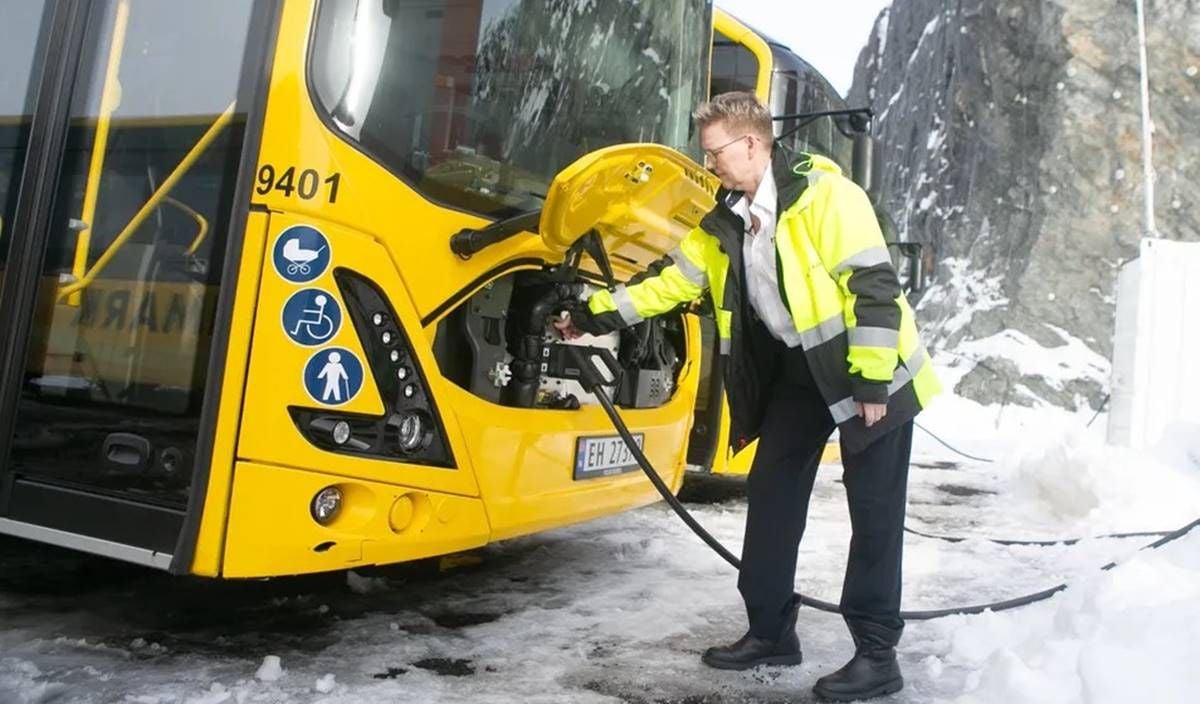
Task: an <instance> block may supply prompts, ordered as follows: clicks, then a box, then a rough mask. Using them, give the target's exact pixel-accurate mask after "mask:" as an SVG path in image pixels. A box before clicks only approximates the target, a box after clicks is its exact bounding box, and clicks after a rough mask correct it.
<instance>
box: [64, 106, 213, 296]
mask: <svg viewBox="0 0 1200 704" xmlns="http://www.w3.org/2000/svg"><path fill="white" fill-rule="evenodd" d="M235 106H237V101H236V100H235V101H233V102H231V103H230V104H229V107H227V108H225V111H224V112H222V113H221V114H220V115H219V116H218V117H217V119H216V120H215V121H214V122H213V123H212V125H210V126H209V128H208V130H206V131H205V132H204V134H203V135H201V137H200V139H199V140H198V141H197V142H196V143H195V144H194V145H192V148H191V149H190V150H189V151H188V153H187V154H186V155H184V157H183V159H182V160H180V162H179V164H177V165H176V166H175V169H174V170H173V171H172V172H171V175H170V176H167V178H166V179H165V180H164V181H163V182H162V184H160V185H159V187H158V188H157V189H155V191H154V193H153V194H152V195H151V196H150V198H149V199H148V200H147V201H146V202H145V203H143V204H142V207H141V208H140V209H139V210H138V211H137V213H136V214H135V215H134V216H133V219H131V220H130V221H129V223H128V224H127V225H125V227H124V228H123V229H122V230H121V232H120V233H119V234H118V235H117V236H116V238H115V239H113V241H112V242H111V243H110V244H109V245H108V247H107V248H105V250H104V253H103V254H101V255H100V258H99V259H97V260H96V263H95V264H93V265H92V267H91V268H90V269H88V271H87V273H86V274H84V275H83V276H82V277H80V278H79V280H77V281H75V282H74V283H71V284H69V285H67V286H64V287H63V288H62V289H61V290H59V292H58V300H60V301H62V300H63V299H64V298H67V299H68V300H67V303H68V305H79V303H78V301H77V300H73V299H77V297H73V296H72V294H75V293H78V292H79V291H82V290H83V289H85V288H87V287H88V286H90V285H91V284H92V281H94V280H95V278H96V275H97V274H99V273H100V270H101V269H103V268H104V267H106V266H108V263H109V262H110V261H112V258H113V257H114V256H116V253H117V250H119V249H120V248H121V247H123V246H124V245H125V242H126V241H128V240H129V238H130V237H132V236H133V233H134V232H137V229H138V228H139V227H141V225H142V223H143V222H145V220H146V218H147V217H149V215H150V213H151V211H153V210H154V209H155V208H157V207H158V205H159V204H160V203H162V202H163V201H164V200H165V199H166V198H167V194H168V193H170V192H171V189H172V188H174V187H175V184H177V183H178V182H179V179H181V178H183V175H184V174H186V173H187V172H188V170H189V169H190V168H191V167H192V165H193V164H194V163H196V160H197V159H199V158H200V155H201V154H202V153H204V150H205V149H208V147H209V145H211V144H212V143H213V141H214V140H215V139H216V138H217V135H219V134H220V133H221V130H222V129H224V128H225V126H226V125H228V124H229V123H230V122H231V121H232V120H233V110H234V107H235ZM201 234H203V233H201ZM192 244H193V247H194V246H196V245H197V242H193V243H192Z"/></svg>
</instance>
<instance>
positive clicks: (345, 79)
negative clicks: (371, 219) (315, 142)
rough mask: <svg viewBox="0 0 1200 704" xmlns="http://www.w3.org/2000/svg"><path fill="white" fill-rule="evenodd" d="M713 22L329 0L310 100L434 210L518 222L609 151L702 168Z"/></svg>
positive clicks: (582, 2) (658, 8)
mask: <svg viewBox="0 0 1200 704" xmlns="http://www.w3.org/2000/svg"><path fill="white" fill-rule="evenodd" d="M710 13H711V3H710V0H653V1H652V2H651V1H650V0H643V1H641V2H601V1H600V0H555V1H552V0H358V1H357V2H351V1H348V0H347V1H344V2H343V1H333V0H325V1H324V2H322V3H321V6H320V9H319V12H318V16H317V24H316V28H315V36H314V39H313V48H312V53H311V59H310V66H309V80H310V89H311V91H312V94H313V96H314V99H315V101H316V103H317V105H318V108H319V109H320V111H321V112H322V113H323V116H324V118H325V120H326V122H327V123H329V124H330V126H331V127H333V128H334V129H335V130H337V131H338V132H340V133H341V134H342V135H344V136H345V137H346V138H348V139H349V140H351V141H352V142H354V143H355V144H356V145H357V146H358V147H359V148H360V149H361V150H363V151H364V152H365V153H367V154H368V155H370V156H371V157H372V158H373V159H375V160H376V161H378V162H379V163H381V164H382V165H384V166H385V167H387V168H388V169H389V170H391V171H392V172H393V173H395V174H397V175H399V176H400V177H402V178H404V179H405V180H406V181H408V182H409V183H410V184H412V185H413V186H414V187H415V188H416V189H418V190H419V191H421V192H422V193H423V194H425V196H426V197H428V198H430V199H432V200H435V201H437V202H440V203H443V204H445V205H448V206H451V207H454V208H459V209H463V210H467V211H470V212H473V213H477V214H481V215H485V216H490V217H506V216H509V215H512V214H515V213H517V212H522V211H527V210H534V209H537V208H538V207H540V205H541V202H542V200H543V198H544V197H545V194H546V190H547V188H548V186H549V184H550V181H551V180H552V179H553V178H554V175H555V174H556V173H557V172H558V171H559V170H561V169H562V168H563V167H565V166H567V165H568V164H570V163H571V162H572V161H573V160H575V159H576V158H578V157H579V156H582V155H583V154H586V153H588V152H590V151H593V150H595V149H598V148H600V147H604V146H608V145H611V144H619V143H623V142H657V143H660V144H664V145H667V146H670V147H673V148H676V149H679V150H681V151H683V152H685V153H687V154H688V155H689V156H691V157H692V158H698V156H699V154H698V151H697V147H696V145H695V144H694V142H693V140H692V138H691V135H690V134H689V120H690V113H691V111H692V109H693V108H694V107H695V105H696V104H697V103H699V102H700V101H701V100H703V99H704V96H705V88H706V84H707V83H706V82H707V75H706V73H707V70H706V68H705V67H706V66H707V65H708V61H707V52H708V44H709V41H708V35H707V31H706V28H707V26H708V22H709V17H710Z"/></svg>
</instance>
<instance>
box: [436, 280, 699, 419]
mask: <svg viewBox="0 0 1200 704" xmlns="http://www.w3.org/2000/svg"><path fill="white" fill-rule="evenodd" d="M567 279H569V280H567ZM596 290H598V288H597V286H596V285H595V284H593V283H590V282H586V281H585V280H583V279H582V278H580V277H578V276H570V274H568V275H566V276H564V275H563V273H562V272H561V271H560V270H553V269H552V270H545V271H519V272H516V273H514V274H508V275H505V276H502V277H500V278H498V279H495V280H493V281H492V282H490V283H488V284H487V285H485V286H484V287H483V288H481V289H480V290H479V291H477V292H476V293H475V294H473V295H472V296H470V297H469V298H467V299H466V300H465V301H464V302H463V303H462V304H461V305H459V306H458V307H457V308H456V309H455V310H454V311H453V312H451V313H450V314H449V315H447V316H446V317H445V318H444V319H443V320H442V321H441V322H440V323H439V324H438V327H437V334H436V336H435V339H434V355H435V356H436V358H437V360H438V365H439V367H440V369H441V371H442V374H443V376H445V377H446V378H447V379H448V380H450V381H452V382H453V383H455V384H457V385H458V386H460V387H462V388H464V389H466V390H468V391H470V392H471V393H472V394H474V395H475V396H478V397H479V398H482V399H485V400H488V401H491V402H492V403H496V404H499V405H502V406H508V407H513V408H543V409H556V410H573V409H577V408H580V407H581V406H585V405H595V404H596V403H597V401H596V400H595V397H593V396H592V395H591V394H590V393H589V392H587V391H585V390H584V388H583V386H582V385H581V384H580V383H579V381H578V379H579V370H578V368H577V365H576V364H575V362H574V361H573V355H572V354H570V353H571V350H570V349H569V348H570V347H571V346H578V347H583V348H590V350H585V351H592V352H594V354H595V355H600V354H604V353H605V352H607V353H608V354H611V355H612V357H614V358H615V359H616V361H617V363H618V365H619V366H620V369H621V372H620V374H619V375H618V376H617V377H616V378H615V379H613V383H612V384H611V385H609V386H608V393H609V396H610V398H612V399H613V402H614V403H615V404H616V405H617V406H620V407H624V408H655V407H658V406H661V405H663V404H664V403H666V402H667V401H668V400H669V399H670V398H671V395H672V393H673V392H674V390H675V388H676V382H677V380H678V375H679V372H680V370H681V368H682V366H683V362H684V360H685V358H686V346H685V344H684V340H685V333H684V327H683V319H682V317H681V315H679V314H677V313H671V314H667V315H662V316H657V317H655V318H650V319H648V320H645V321H642V322H640V323H637V324H635V325H632V326H630V327H628V328H624V329H622V330H619V331H616V332H611V333H608V334H604V335H587V334H584V335H582V336H580V337H578V338H576V339H574V340H565V339H562V337H561V336H560V335H559V333H558V331H557V330H555V329H554V327H553V325H552V321H553V320H554V317H555V315H556V314H557V313H558V311H560V310H561V309H562V308H563V306H564V304H565V303H567V302H571V301H577V300H584V299H586V298H587V297H588V296H589V295H590V294H591V293H593V292H595V291H596ZM597 367H598V368H599V369H601V370H602V373H603V374H604V376H605V378H611V376H612V375H611V374H609V373H608V372H607V371H604V367H603V365H600V364H599V363H597Z"/></svg>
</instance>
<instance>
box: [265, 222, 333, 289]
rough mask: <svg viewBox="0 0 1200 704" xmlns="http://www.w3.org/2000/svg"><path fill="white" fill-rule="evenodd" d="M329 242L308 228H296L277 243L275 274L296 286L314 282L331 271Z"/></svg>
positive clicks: (277, 240)
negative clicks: (329, 269)
mask: <svg viewBox="0 0 1200 704" xmlns="http://www.w3.org/2000/svg"><path fill="white" fill-rule="evenodd" d="M330 258H331V252H330V251H329V240H328V239H326V238H325V235H323V234H321V232H320V230H318V229H317V228H315V227H310V226H308V225H292V226H291V227H289V228H288V229H286V230H284V231H283V233H282V234H280V235H279V238H278V239H276V240H275V248H274V254H273V256H272V259H273V261H274V263H275V271H276V272H278V273H279V275H280V276H282V277H283V278H284V279H285V280H287V281H291V282H292V283H294V284H304V283H308V282H309V281H312V280H313V279H315V278H317V277H318V276H320V275H321V274H324V273H325V270H326V269H327V268H329V260H330Z"/></svg>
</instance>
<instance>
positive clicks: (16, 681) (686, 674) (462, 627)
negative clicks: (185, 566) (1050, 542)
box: [0, 369, 1200, 704]
mask: <svg viewBox="0 0 1200 704" xmlns="http://www.w3.org/2000/svg"><path fill="white" fill-rule="evenodd" d="M944 371H945V372H946V374H944V376H945V377H947V380H948V381H949V382H950V383H948V384H947V386H948V388H949V387H952V382H953V381H954V376H955V375H956V374H960V373H961V372H962V370H955V369H945V370H944ZM1090 417H1091V416H1090V414H1088V413H1081V414H1078V415H1076V414H1066V413H1063V412H1061V411H1054V410H1050V409H1044V408H1042V409H1028V408H1021V407H1015V406H1008V407H1004V408H1000V407H983V406H979V405H977V404H974V403H971V402H968V401H964V400H962V399H957V398H954V397H945V398H944V399H943V400H942V401H940V402H939V403H938V404H935V405H934V407H933V408H931V409H930V410H929V411H928V412H927V413H925V414H923V415H922V416H921V418H920V419H919V422H920V424H921V426H922V427H923V428H925V429H927V430H929V431H932V432H934V433H937V434H938V436H939V437H941V438H942V440H944V441H945V442H947V443H949V444H951V445H953V446H955V447H956V448H958V449H959V450H962V451H964V452H967V453H969V454H972V455H975V456H977V457H979V458H985V459H994V460H995V461H994V462H990V463H989V462H984V461H975V460H967V459H964V458H963V457H961V456H959V455H956V454H955V453H954V452H952V451H950V450H948V449H947V448H946V447H944V446H943V445H941V444H940V443H939V442H938V441H937V440H935V439H934V438H933V436H931V435H930V434H929V433H927V432H925V431H922V430H918V431H917V434H916V438H915V450H914V457H913V468H912V472H911V481H910V492H909V525H910V526H911V527H912V528H914V529H917V530H920V531H924V532H928V533H936V534H945V535H957V536H965V537H968V538H969V539H968V540H966V541H964V542H958V543H950V542H943V541H938V540H932V539H928V538H923V537H919V536H916V535H909V536H907V539H906V562H905V597H904V602H905V607H906V608H908V609H930V608H940V607H945V606H950V605H961V604H976V603H982V602H989V601H993V600H998V599H1006V598H1010V597H1014V596H1018V595H1021V594H1025V593H1029V592H1034V591H1038V590H1041V589H1044V588H1047V587H1051V586H1054V585H1056V584H1059V583H1062V582H1069V583H1070V585H1071V586H1070V588H1069V589H1067V590H1066V591H1064V592H1062V593H1060V594H1057V595H1056V596H1054V597H1053V598H1051V599H1049V600H1047V601H1044V602H1040V603H1038V604H1035V605H1032V606H1028V607H1025V608H1022V609H1019V610H1015V611H1006V612H1002V613H985V614H982V615H978V616H954V617H949V618H944V619H939V620H934V621H910V622H909V626H908V628H907V630H906V633H905V638H904V640H903V641H902V643H901V660H902V665H903V667H904V670H905V674H906V679H907V682H908V686H907V687H906V689H905V690H904V691H902V692H901V693H899V694H898V695H895V696H893V697H891V698H889V699H888V700H887V701H892V702H929V701H959V702H972V703H974V702H1006V703H1007V702H1055V703H1056V704H1057V703H1060V702H1089V703H1091V702H1104V703H1107V702H1113V703H1114V704H1115V703H1117V702H1133V701H1138V702H1140V701H1152V702H1156V703H1159V702H1185V701H1186V702H1191V701H1194V700H1195V694H1194V693H1195V692H1196V691H1197V690H1200V674H1198V672H1197V670H1196V669H1194V668H1193V663H1195V662H1198V661H1200V647H1198V646H1197V641H1196V640H1195V639H1194V638H1192V637H1191V636H1190V634H1191V633H1193V632H1195V631H1196V629H1197V627H1200V530H1198V531H1197V532H1196V533H1195V534H1192V535H1189V536H1187V537H1185V538H1183V539H1180V540H1177V541H1175V542H1172V543H1170V544H1168V545H1166V546H1164V547H1162V548H1160V549H1158V550H1153V551H1139V550H1138V548H1139V547H1141V546H1142V545H1143V544H1145V543H1146V542H1148V541H1149V540H1151V539H1149V538H1136V539H1109V538H1102V537H1098V536H1099V535H1101V534H1104V533H1108V532H1113V531H1132V530H1170V529H1174V528H1177V527H1179V526H1181V525H1184V524H1186V523H1187V522H1189V521H1191V520H1193V519H1195V518H1196V517H1197V515H1200V510H1197V509H1200V433H1195V432H1190V433H1189V432H1181V433H1178V434H1176V435H1174V436H1173V438H1172V441H1171V442H1169V443H1166V444H1164V445H1163V446H1161V447H1159V448H1157V449H1156V450H1155V451H1153V452H1148V453H1135V452H1132V451H1127V450H1121V449H1118V448H1112V447H1108V446H1106V445H1105V444H1104V443H1103V427H1104V418H1103V417H1101V418H1100V419H1098V420H1096V421H1095V423H1093V424H1092V426H1091V427H1090V428H1088V427H1085V426H1086V424H1087V423H1088V421H1089V420H1090ZM839 475H840V470H839V469H838V468H834V467H830V468H827V469H823V470H822V475H821V477H820V478H819V479H818V482H817V487H816V490H815V492H814V497H813V505H812V510H811V512H810V519H809V528H808V535H806V537H805V541H804V544H803V545H802V547H801V557H800V570H799V574H798V578H797V587H798V589H800V590H801V591H803V592H804V593H806V594H811V595H813V596H817V597H820V598H824V599H826V600H833V601H836V599H837V594H838V590H839V589H840V585H841V578H842V569H843V567H844V559H845V553H846V548H847V544H848V538H849V529H848V524H847V519H846V511H845V499H844V493H843V492H842V489H841V486H840V485H839V483H838V477H839ZM696 487H697V488H696V490H695V491H693V494H692V496H693V499H692V500H691V501H690V503H689V506H690V507H691V508H692V509H693V511H694V513H695V514H696V515H697V517H698V518H699V520H700V521H701V522H702V523H703V524H704V525H706V526H707V527H708V528H709V530H710V531H712V532H713V533H714V535H716V536H717V537H718V538H719V539H721V540H722V541H723V542H724V543H726V545H729V546H730V547H731V548H732V549H734V551H735V552H736V551H737V549H738V546H739V545H740V539H741V530H742V522H743V520H744V518H745V506H744V500H743V498H742V496H741V495H740V493H739V491H738V489H739V487H738V486H737V484H736V483H732V484H731V483H728V482H725V483H717V482H711V481H707V482H699V483H697V484H696ZM701 494H704V495H706V496H705V497H704V498H705V499H706V500H704V501H700V500H698V498H697V497H700V495H701ZM988 537H1002V538H1035V539H1045V538H1056V537H1082V538H1085V539H1084V540H1083V541H1082V542H1080V543H1078V544H1076V545H1054V546H1045V547H1038V546H1005V545H999V544H995V543H992V542H988V541H987V540H985V538H988ZM478 556H479V558H480V559H481V563H480V564H479V565H477V566H474V567H467V568H461V569H457V570H452V571H448V572H445V573H437V572H435V571H433V570H427V569H424V567H412V568H408V567H405V568H397V569H390V570H380V571H371V572H366V571H364V572H362V573H350V574H338V575H323V576H313V577H303V578H294V579H290V580H273V581H259V582H247V583H214V582H207V581H202V580H182V579H178V578H171V577H168V576H166V575H162V574H160V573H157V572H151V571H148V570H143V569H141V568H136V567H132V566H125V565H120V564H118V563H111V562H107V561H104V560H100V559H98V558H91V557H86V556H79V555H76V554H74V553H70V552H66V551H58V550H54V549H51V548H46V547H42V546H37V545H35V544H32V543H24V542H21V541H17V540H15V539H8V540H3V541H0V702H2V703H3V704H10V703H13V704H16V703H20V704H32V703H38V704H41V703H43V702H96V703H100V702H122V703H131V704H132V703H136V704H225V703H234V702H236V703H238V704H247V703H254V702H264V703H265V702H272V703H275V702H289V703H290V702H297V703H298V702H304V703H309V702H313V703H319V704H363V703H368V702H381V701H405V702H472V703H475V702H495V703H498V704H499V703H504V702H545V703H550V702H554V703H555V704H558V703H561V702H580V703H583V704H588V703H592V702H595V703H601V702H606V703H616V702H637V703H647V704H648V703H650V702H664V703H665V702H692V703H697V704H699V703H703V704H712V703H718V702H784V701H789V702H795V701H801V702H803V701H811V700H812V695H811V691H810V689H811V687H812V684H813V682H814V680H815V679H816V678H817V677H818V676H820V675H821V674H823V673H826V672H829V671H831V670H833V669H835V668H837V667H839V666H840V665H841V664H842V663H843V662H844V661H845V659H846V658H847V657H849V655H850V651H851V647H852V646H851V643H850V639H849V637H848V635H847V633H846V631H845V628H844V626H843V625H842V624H841V622H840V619H839V618H838V617H836V616H833V615H830V614H825V613H821V612H819V611H816V610H813V609H804V610H802V612H801V616H800V623H799V631H800V635H801V640H802V642H803V644H804V652H805V661H804V663H803V664H802V665H800V666H798V667H792V668H778V667H773V668H760V669H757V670H754V671H749V672H742V673H736V672H734V673H730V672H721V671H716V670H711V669H708V668H706V667H704V666H703V665H702V664H700V662H699V654H700V652H701V651H702V650H703V649H704V648H705V647H707V646H709V645H712V644H714V643H718V642H726V641H729V640H733V639H735V638H737V637H738V636H740V635H741V634H742V632H743V631H744V628H745V620H744V614H743V612H742V606H741V601H740V599H739V597H738V594H737V590H736V586H735V575H734V573H733V572H732V571H731V570H730V569H729V568H728V567H727V566H726V565H725V564H724V563H723V562H722V561H721V560H720V559H719V558H718V557H716V556H715V555H713V554H712V553H711V552H709V550H708V549H707V548H706V547H705V546H704V545H703V544H702V543H701V542H700V541H699V540H698V539H696V538H695V537H694V536H692V535H691V534H690V533H689V532H688V531H687V529H686V528H685V527H684V526H683V525H682V524H681V523H679V522H678V521H677V520H676V519H675V518H674V516H673V514H671V513H670V512H669V510H668V509H667V508H666V507H665V506H664V505H663V504H656V505H652V506H648V507H646V508H644V509H641V510H637V511H633V512H629V513H626V514H622V515H619V516H613V517H609V518H606V519H603V520H598V521H593V522H590V523H587V524H584V525H580V526H574V527H570V528H566V529H562V530H557V531H551V532H548V533H544V534H540V535H536V536H530V537H526V538H521V539H516V540H511V541H506V542H504V543H501V544H498V545H493V546H490V547H488V548H486V549H485V550H482V551H480V552H479V553H478ZM1114 560H1116V561H1120V563H1121V564H1120V565H1119V566H1117V567H1116V568H1114V569H1112V570H1109V571H1100V570H1099V569H1098V568H1099V567H1101V566H1102V565H1105V564H1107V563H1109V562H1111V561H1114Z"/></svg>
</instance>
